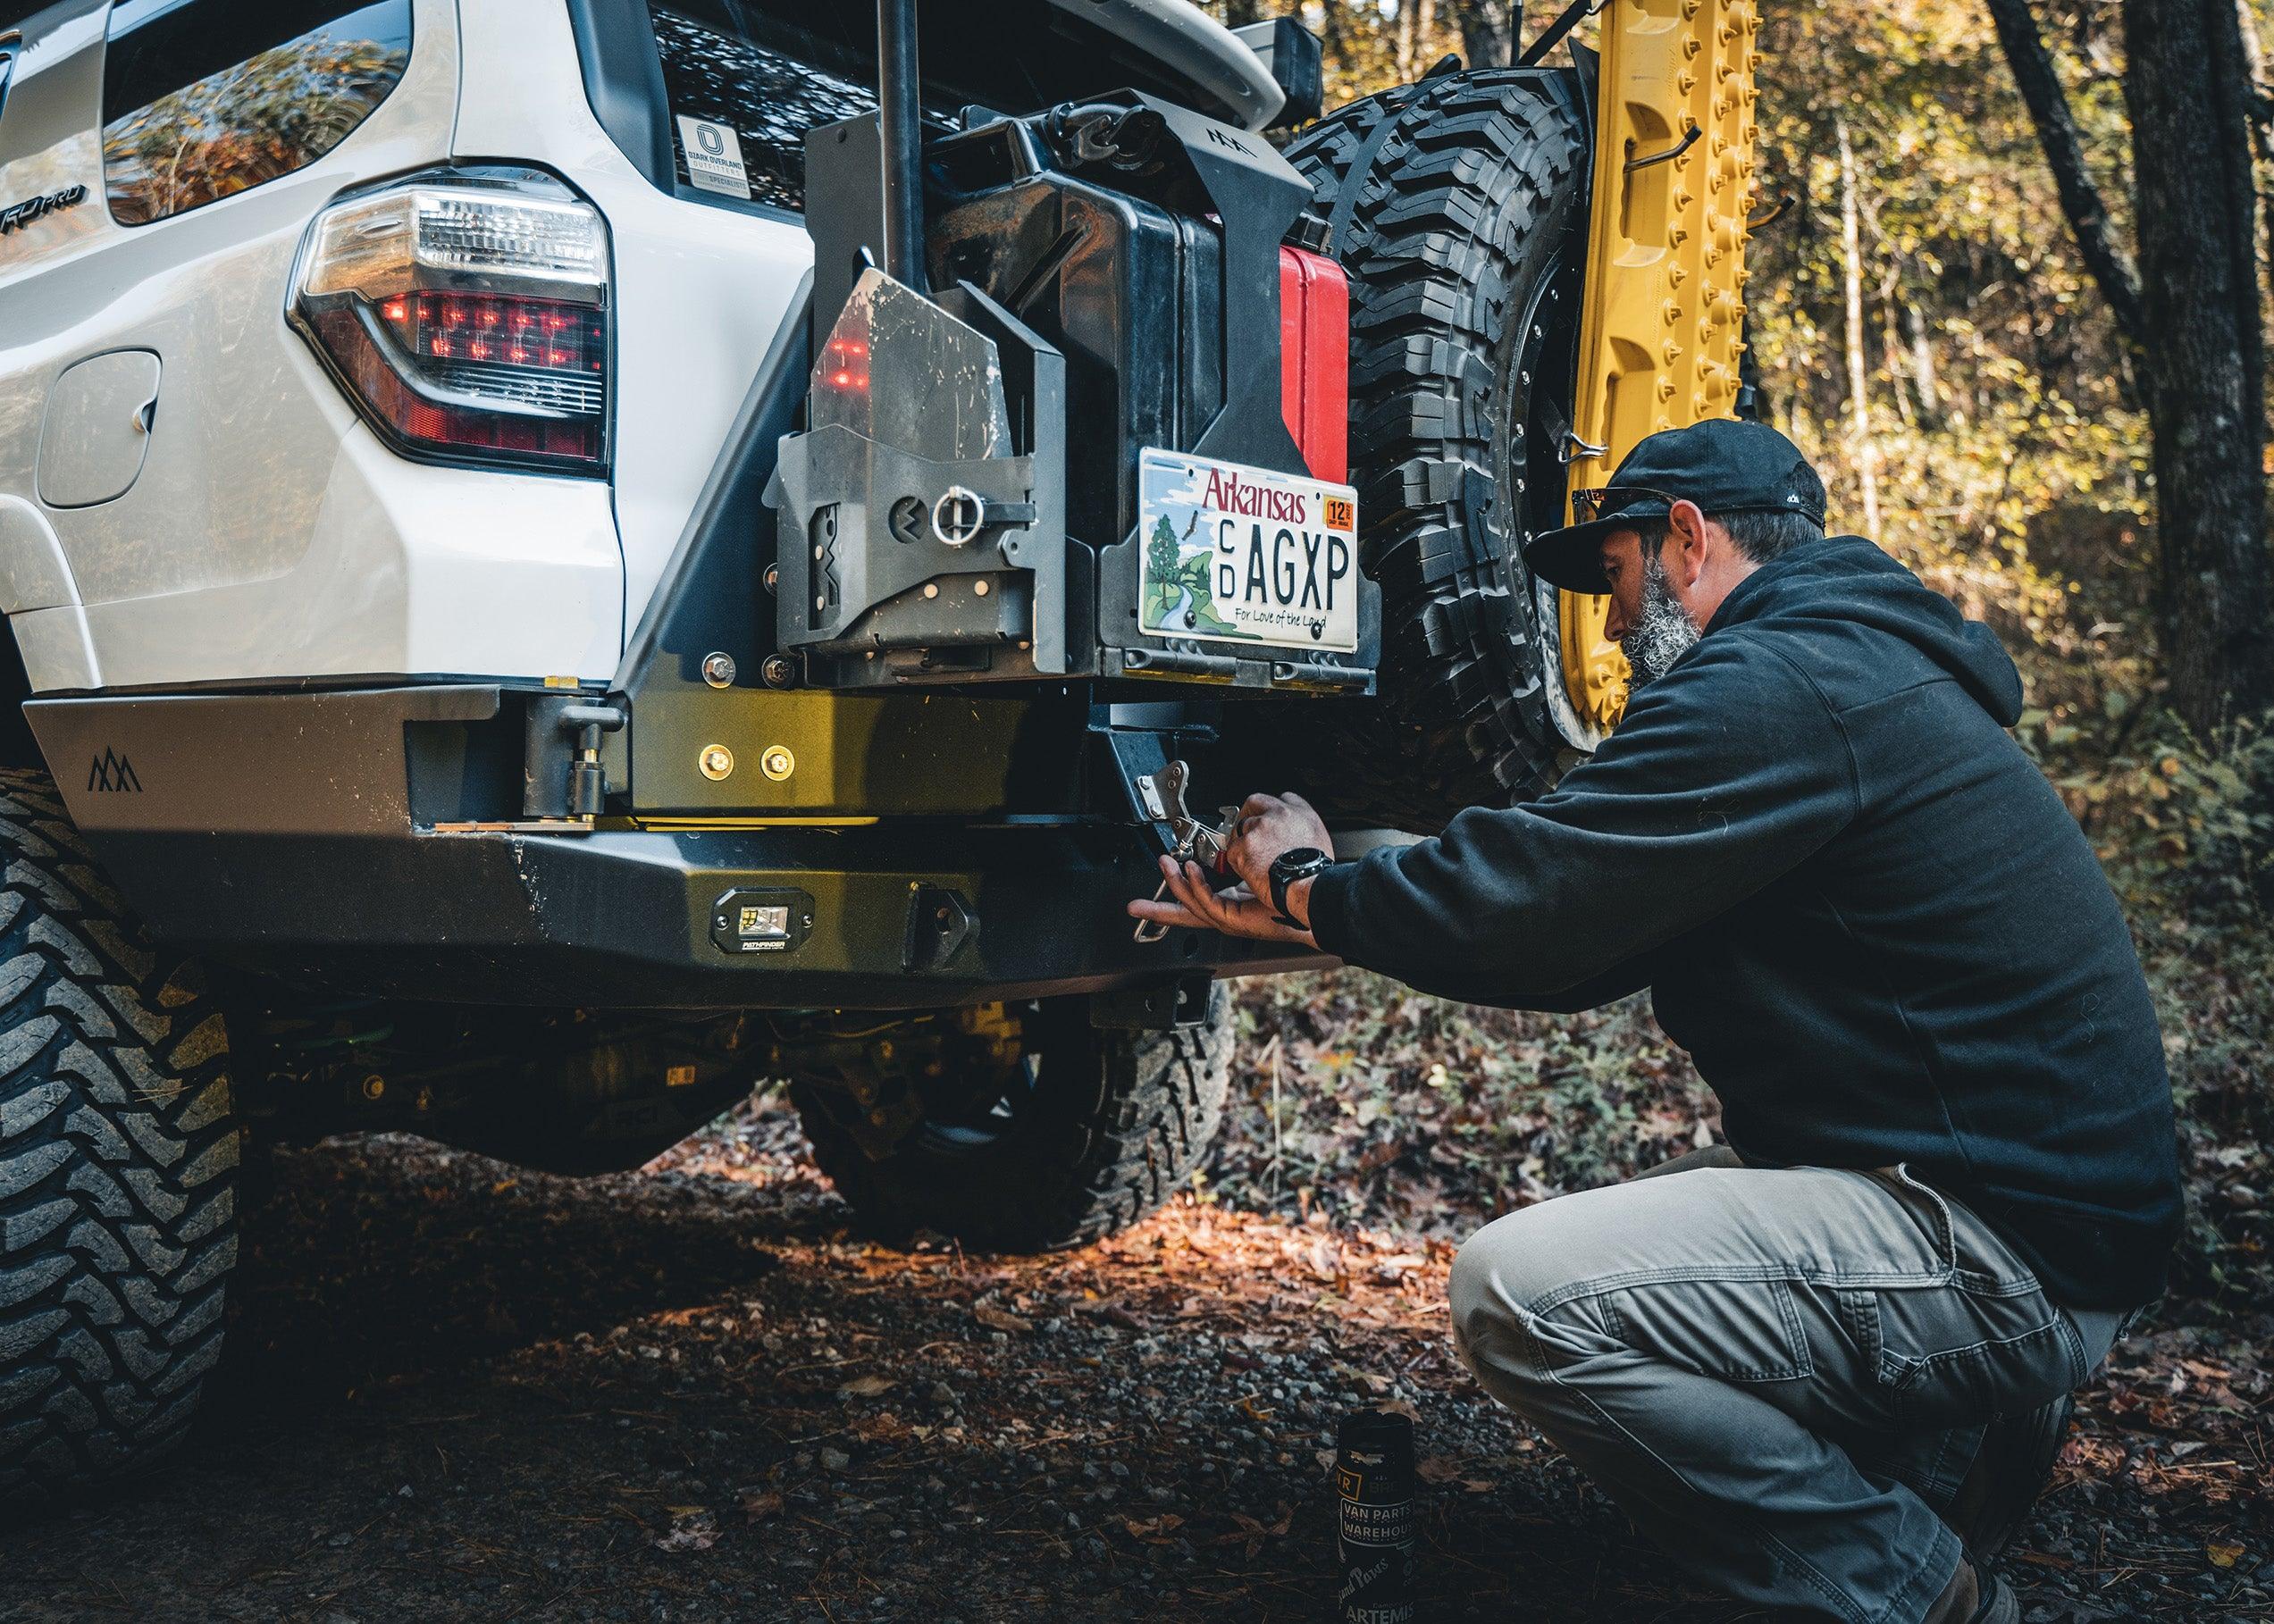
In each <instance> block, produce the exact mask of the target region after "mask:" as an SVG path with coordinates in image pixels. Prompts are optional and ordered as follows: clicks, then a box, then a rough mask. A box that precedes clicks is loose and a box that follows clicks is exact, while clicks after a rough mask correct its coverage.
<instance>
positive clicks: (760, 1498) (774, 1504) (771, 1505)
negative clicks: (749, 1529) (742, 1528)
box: [743, 1489, 782, 1522]
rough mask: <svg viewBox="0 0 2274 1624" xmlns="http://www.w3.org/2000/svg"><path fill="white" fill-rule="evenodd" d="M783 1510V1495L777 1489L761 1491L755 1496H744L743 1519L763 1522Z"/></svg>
mask: <svg viewBox="0 0 2274 1624" xmlns="http://www.w3.org/2000/svg"><path fill="white" fill-rule="evenodd" d="M781 1509H782V1495H781V1493H780V1491H779V1490H776V1489H761V1490H759V1492H758V1493H757V1494H744V1495H743V1520H744V1521H745V1522H763V1521H765V1520H766V1519H768V1517H771V1516H773V1515H774V1513H775V1512H776V1511H780V1510H781Z"/></svg>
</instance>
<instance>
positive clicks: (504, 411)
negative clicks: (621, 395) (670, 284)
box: [292, 176, 610, 473]
mask: <svg viewBox="0 0 2274 1624" xmlns="http://www.w3.org/2000/svg"><path fill="white" fill-rule="evenodd" d="M536 188H543V189H542V190H541V191H540V190H538V189H536ZM292 318H293V321H294V322H295V324H296V325H298V327H299V329H300V331H302V332H303V333H304V334H305V335H306V337H307V339H308V340H309V342H310V343H312V344H313V345H315V348H316V350H317V352H318V353H319V354H320V355H322V356H323V358H324V359H325V361H327V362H328V363H330V364H331V370H332V371H333V373H335V374H336V375H337V376H338V377H339V379H340V381H341V383H342V384H344V385H345V386H346V388H347V390H348V394H349V395H350V396H351V397H353V398H354V399H355V401H356V403H357V405H358V406H361V407H362V408H363V410H364V413H365V415H366V416H367V417H369V418H370V419H371V421H372V423H373V425H374V426H375V427H376V428H377V429H378V430H379V431H380V432H381V433H382V434H383V435H385V436H386V437H387V438H388V439H390V441H391V442H393V443H394V444H395V446H396V447H397V448H399V449H401V450H404V451H407V452H409V453H411V454H413V455H425V456H443V457H450V458H472V459H476V460H482V461H492V462H508V463H515V464H518V465H523V466H527V467H539V468H548V469H553V470H557V471H561V472H568V473H601V472H605V470H606V469H607V467H608V369H609V363H610V357H609V345H608V338H609V333H608V323H609V315H608V228H607V227H606V225H605V224H603V223H602V222H601V220H600V214H599V213H598V212H597V211H596V210H594V209H593V208H592V206H591V205H588V204H584V203H580V202H577V201H575V199H573V198H570V197H566V195H565V192H563V190H562V188H559V187H558V183H557V182H554V181H551V180H547V179H545V178H543V177H538V176H529V177H526V178H516V179H514V180H498V179H495V178H493V177H489V176H479V177H474V176H469V177H466V178H463V179H460V178H452V179H448V180H437V179H432V178H429V179H423V180H415V181H411V182H407V183H405V184H403V185H400V186H397V187H392V188H389V189H387V190H385V191H382V192H378V193H374V194H370V195H366V196H365V197H356V198H352V199H350V200H348V201H347V202H345V203H341V204H338V205H334V206H333V207H331V208H330V209H327V210H326V211H325V212H324V213H322V214H320V215H318V216H317V218H316V222H315V225H314V226H313V227H312V228H310V230H309V232H308V240H307V245H306V247H304V248H303V249H302V250H301V254H300V264H299V268H298V271H296V272H295V273H294V276H293V288H292Z"/></svg>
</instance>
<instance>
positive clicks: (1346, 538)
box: [1137, 447, 1358, 654]
mask: <svg viewBox="0 0 2274 1624" xmlns="http://www.w3.org/2000/svg"><path fill="white" fill-rule="evenodd" d="M1137 533H1138V535H1139V538H1140V539H1141V540H1142V541H1143V543H1144V545H1143V546H1142V547H1141V548H1139V549H1138V553H1137V559H1138V563H1137V626H1138V629H1139V630H1140V631H1142V632H1145V633H1147V634H1148V635H1150V636H1153V637H1209V638H1221V639H1224V640H1229V641H1238V642H1249V643H1265V644H1269V645H1270V646H1271V647H1273V648H1277V649H1330V650H1332V651H1334V652H1336V653H1340V654H1350V653H1355V651H1356V649H1357V647H1358V493H1357V492H1356V491H1355V490H1353V489H1351V487H1349V486H1347V485H1336V484H1330V483H1329V482H1327V481H1324V480H1314V479H1312V478H1310V477H1309V476H1308V475H1299V474H1292V473H1279V472H1277V471H1276V470H1273V469H1270V468H1250V467H1247V466H1245V465H1242V464H1239V463H1225V462H1218V461H1217V460H1215V459H1214V458H1213V457H1206V456H1192V455H1190V454H1189V453H1187V452H1183V451H1162V450H1157V449H1154V448H1150V447H1148V448H1146V449H1145V451H1144V452H1143V453H1141V454H1140V456H1139V457H1138V459H1137Z"/></svg>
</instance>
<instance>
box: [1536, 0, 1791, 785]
mask: <svg viewBox="0 0 2274 1624" xmlns="http://www.w3.org/2000/svg"><path fill="white" fill-rule="evenodd" d="M1759 27H1760V17H1759V13H1758V11H1757V10H1756V7H1755V4H1754V0H1609V4H1608V5H1607V7H1606V9H1605V10H1604V12H1603V21H1602V53H1603V54H1602V72H1601V78H1600V80H1599V94H1598V103H1599V105H1598V109H1597V114H1596V130H1595V192H1594V200H1593V203H1592V205H1591V213H1590V216H1589V222H1588V234H1587V280H1586V284H1585V287H1584V289H1583V290H1582V296H1581V306H1580V309H1581V318H1580V344H1579V379H1578V386H1579V387H1578V391H1577V395H1576V398H1575V409H1574V410H1573V414H1572V427H1573V433H1574V434H1575V435H1576V436H1577V437H1578V439H1580V440H1581V441H1582V442H1583V443H1582V444H1581V445H1580V446H1577V447H1574V448H1569V449H1570V452H1571V481H1570V482H1571V488H1572V489H1573V490H1586V489H1589V488H1591V487H1596V486H1600V485H1605V484H1607V483H1609V481H1610V477H1611V471H1612V470H1613V469H1614V468H1615V467H1617V466H1618V463H1619V459H1620V458H1621V457H1623V456H1625V455H1626V454H1627V452H1628V451H1630V450H1632V448H1633V447H1634V444H1635V442H1636V441H1637V440H1640V439H1643V438H1644V437H1645V436H1647V435H1649V434H1653V433H1656V432H1657V431H1658V430H1660V429H1678V428H1683V427H1686V426H1687V425H1689V424H1691V423H1699V422H1703V421H1704V420H1706V419H1708V418H1712V417H1727V416H1729V415H1731V414H1732V412H1733V408H1734V406H1735V405H1736V401H1737V357H1738V355H1739V353H1740V352H1741V350H1742V349H1743V348H1744V345H1743V342H1742V340H1741V339H1740V337H1739V333H1740V331H1741V318H1742V317H1743V315H1744V313H1745V303H1744V292H1743V289H1744V286H1745V222H1746V215H1747V211H1748V210H1749V209H1750V206H1751V187H1752V177H1753V142H1754V139H1755V138H1756V137H1757V136H1758V129H1757V127H1756V125H1755V123H1754V117H1753V62H1754V51H1753V41H1754V37H1755V35H1756V33H1757V32H1758V29H1759ZM1693 132H1694V133H1693ZM1561 604H1562V615H1561V621H1562V640H1563V662H1562V663H1563V672H1564V689H1565V695H1566V697H1567V698H1568V699H1570V701H1571V706H1572V709H1573V713H1574V715H1575V717H1576V719H1577V721H1578V722H1579V724H1580V726H1581V730H1582V732H1586V733H1589V734H1590V735H1592V738H1590V740H1588V741H1587V742H1590V743H1591V742H1593V741H1594V740H1595V739H1599V738H1600V736H1601V735H1602V734H1603V733H1604V732H1608V731H1609V729H1610V728H1611V726H1612V725H1613V724H1615V723H1616V722H1617V721H1618V719H1619V716H1620V713H1621V712H1622V711H1624V709H1625V707H1626V692H1627V676H1628V672H1627V664H1626V657H1625V656H1624V655H1623V654H1621V653H1620V652H1619V650H1618V647H1617V645H1616V644H1615V643H1611V642H1608V641H1607V640H1605V638H1604V636H1603V626H1604V620H1605V615H1606V613H1607V609H1608V607H1609V600H1608V599H1601V598H1583V597H1581V596H1579V595H1577V594H1575V593H1571V592H1565V593H1563V594H1561Z"/></svg>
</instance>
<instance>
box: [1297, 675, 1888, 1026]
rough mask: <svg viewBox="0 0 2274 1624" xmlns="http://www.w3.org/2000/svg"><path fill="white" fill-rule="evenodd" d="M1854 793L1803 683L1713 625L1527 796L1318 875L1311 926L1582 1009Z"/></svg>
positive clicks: (1472, 986)
mask: <svg viewBox="0 0 2274 1624" xmlns="http://www.w3.org/2000/svg"><path fill="white" fill-rule="evenodd" d="M1857 804H1858V801H1857V794H1856V786H1855V772H1854V767H1853V764H1852V760H1851V758H1850V755H1849V751H1848V745H1847V740H1846V737H1845V735H1844V734H1843V733H1842V731H1841V728H1840V724H1839V723H1838V721H1837V720H1836V718H1834V717H1833V715H1832V712H1831V710H1830V708H1829V707H1827V706H1826V704H1825V700H1824V699H1823V697H1822V695H1821V694H1820V693H1819V692H1818V691H1817V687H1816V685H1815V684H1814V683H1813V682H1810V681H1809V680H1808V677H1807V676H1806V674H1803V673H1802V672H1801V671H1800V668H1799V667H1798V666H1795V665H1793V664H1792V662H1791V661H1790V660H1788V659H1787V658H1786V657H1784V656H1783V654H1781V653H1779V652H1777V651H1776V650H1775V649H1769V648H1767V647H1766V646H1765V645H1764V643H1763V641H1762V640H1760V639H1758V638H1752V637H1746V636H1743V635H1736V634H1732V633H1729V632H1724V633H1723V634H1722V635H1720V636H1717V637H1714V638H1711V639H1709V640H1706V641H1704V642H1700V643H1699V644H1698V645H1697V646H1696V647H1695V648H1694V649H1691V652H1690V653H1689V655H1688V656H1687V657H1684V658H1683V659H1682V662H1681V663H1680V664H1679V665H1678V666H1675V668H1674V670H1672V671H1670V672H1668V673H1667V674H1666V675H1665V676H1664V677H1661V678H1660V679H1659V680H1658V681H1657V682H1653V683H1651V684H1650V685H1649V686H1648V687H1647V688H1644V689H1642V690H1641V691H1640V692H1639V693H1638V694H1637V695H1636V696H1635V699H1634V702H1633V704H1632V706H1630V707H1629V708H1628V710H1627V714H1626V716H1625V718H1624V720H1623V721H1622V722H1621V723H1620V724H1619V726H1618V730H1617V731H1616V732H1614V733H1613V734H1612V735H1611V737H1610V738H1609V739H1608V740H1607V741H1605V742H1604V743H1603V745H1602V747H1601V748H1600V749H1599V750H1597V752H1596V753H1595V756H1594V758H1593V759H1591V760H1590V761H1588V762H1586V763H1585V764H1583V765H1582V766H1578V767H1575V768H1573V770H1572V771H1571V772H1570V773H1569V774H1565V778H1564V780H1563V783H1561V784H1560V785H1558V786H1557V789H1556V790H1555V791H1554V792H1553V793H1552V794H1549V795H1548V796H1547V797H1546V798H1544V799H1540V800H1538V801H1535V802H1532V803H1531V805H1529V806H1523V807H1515V808H1507V809H1505V810H1495V809H1485V808H1475V809H1472V810H1470V811H1466V812H1464V813H1462V814H1460V815H1459V816H1456V818H1454V820H1453V821H1452V822H1451V823H1450V824H1448V825H1446V829H1445V833H1442V834H1440V835H1439V836H1438V837H1437V838H1436V839H1434V840H1428V841H1422V842H1421V843H1420V844H1419V845H1414V846H1407V847H1404V848H1399V849H1392V850H1380V851H1375V852H1372V853H1370V854H1369V855H1368V856H1367V857H1366V858H1364V859H1363V860H1361V861H1359V862H1356V863H1347V864H1338V865H1337V866H1334V867H1333V868H1330V869H1329V870H1327V871H1326V872H1325V873H1324V874H1322V875H1320V876H1319V877H1318V878H1317V879H1316V880H1315V881H1313V883H1312V887H1311V908H1310V911H1311V927H1312V932H1313V935H1315V936H1316V937H1317V939H1318V942H1319V945H1320V947H1321V948H1322V949H1323V950H1326V951H1327V952H1330V953H1332V954H1334V955H1335V956H1336V957H1338V958H1341V959H1343V960H1345V961H1346V962H1347V963H1351V964H1355V965H1362V966H1364V967H1366V968H1368V969H1371V970H1379V971H1380V972H1381V973H1382V974H1384V975H1392V976H1395V977H1396V978H1397V979H1398V980H1400V981H1403V982H1405V983H1406V984H1408V985H1411V986H1414V987H1415V988H1418V989H1420V990H1421V991H1422V992H1433V993H1437V994H1439V995H1440V996H1443V997H1447V998H1456V999H1460V1000H1464V1001H1467V1002H1471V1003H1489V1004H1501V1005H1507V1006H1512V1007H1515V1008H1531V1009H1584V1008H1590V1007H1592V1006H1593V1005H1594V1004H1597V1003H1602V1002H1607V1001H1608V1000H1610V999H1612V998H1615V997H1621V996H1624V994H1625V993H1628V992H1636V991H1639V990H1640V988H1642V987H1644V986H1647V985H1649V982H1650V979H1651V976H1650V972H1649V953H1650V952H1651V950H1653V949H1655V948H1657V947H1658V946H1660V945H1661V944H1663V943H1665V942H1669V941H1672V940H1673V939H1674V938H1675V937H1676V936H1679V935H1681V934H1682V933H1684V932H1686V931H1688V930H1690V929H1691V928H1692V927H1693V926H1696V925H1700V924H1703V923H1704V922H1705V921H1707V920H1708V919H1710V918H1712V917H1715V916H1716V915H1717V914H1720V913H1723V912H1724V911H1726V910H1727V909H1729V908H1732V907H1733V906H1735V905H1736V904H1737V903H1739V902H1741V901H1742V900H1745V899H1746V898H1747V897H1749V896H1750V895H1752V894H1753V893H1754V892H1758V891H1759V890H1760V889H1762V888H1763V887H1764V886H1766V885H1767V884H1769V883H1771V882H1773V881H1775V880H1776V879H1777V878H1778V877H1780V876H1781V875H1784V874H1786V873H1788V872H1789V871H1790V870H1792V868H1794V867H1795V866H1798V865H1799V864H1800V862H1802V861H1803V860H1805V859H1806V858H1808V856H1809V855H1810V854H1811V853H1813V852H1814V851H1816V850H1817V849H1818V848H1819V847H1821V846H1822V845H1823V844H1824V843H1825V841H1828V840H1830V839H1831V838H1832V837H1833V835H1834V834H1835V833H1838V832H1839V831H1840V830H1841V829H1842V827H1844V826H1845V825H1846V824H1847V823H1848V822H1849V820H1850V819H1851V818H1852V817H1853V816H1855V811H1856V807H1857Z"/></svg>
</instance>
